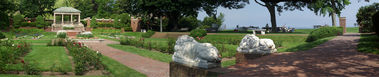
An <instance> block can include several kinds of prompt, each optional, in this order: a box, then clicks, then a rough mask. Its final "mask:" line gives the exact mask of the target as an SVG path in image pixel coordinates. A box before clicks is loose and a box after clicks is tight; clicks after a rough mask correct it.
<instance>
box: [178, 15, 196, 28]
mask: <svg viewBox="0 0 379 77" xmlns="http://www.w3.org/2000/svg"><path fill="white" fill-rule="evenodd" d="M179 24H180V26H181V28H189V29H190V30H192V29H195V28H197V27H198V26H200V21H199V20H197V18H196V17H195V16H186V17H183V18H181V19H180V20H179Z"/></svg>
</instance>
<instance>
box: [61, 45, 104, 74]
mask: <svg viewBox="0 0 379 77" xmlns="http://www.w3.org/2000/svg"><path fill="white" fill-rule="evenodd" d="M66 48H67V49H68V51H69V52H70V55H71V56H73V58H74V59H73V60H74V63H75V65H76V66H75V71H74V72H75V74H76V75H83V74H84V73H85V72H87V71H90V70H97V69H104V66H103V64H102V62H101V60H100V59H101V57H102V55H101V54H99V53H97V52H96V51H93V50H91V49H90V48H87V47H85V46H83V43H80V42H75V41H67V45H66Z"/></svg>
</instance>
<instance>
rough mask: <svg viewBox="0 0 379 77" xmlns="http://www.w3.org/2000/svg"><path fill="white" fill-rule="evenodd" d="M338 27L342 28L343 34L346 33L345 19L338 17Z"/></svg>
mask: <svg viewBox="0 0 379 77" xmlns="http://www.w3.org/2000/svg"><path fill="white" fill-rule="evenodd" d="M340 27H342V28H343V33H346V17H340Z"/></svg>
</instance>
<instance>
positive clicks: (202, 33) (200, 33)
mask: <svg viewBox="0 0 379 77" xmlns="http://www.w3.org/2000/svg"><path fill="white" fill-rule="evenodd" d="M206 35H207V31H205V30H204V29H195V30H192V31H191V33H190V36H192V37H193V38H202V37H204V36H206Z"/></svg>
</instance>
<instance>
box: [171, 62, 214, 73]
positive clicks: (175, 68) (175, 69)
mask: <svg viewBox="0 0 379 77" xmlns="http://www.w3.org/2000/svg"><path fill="white" fill-rule="evenodd" d="M217 74H218V73H216V72H212V71H210V70H209V69H202V68H196V67H187V66H185V65H182V64H180V63H176V62H170V77H210V76H211V77H216V76H217Z"/></svg>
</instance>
